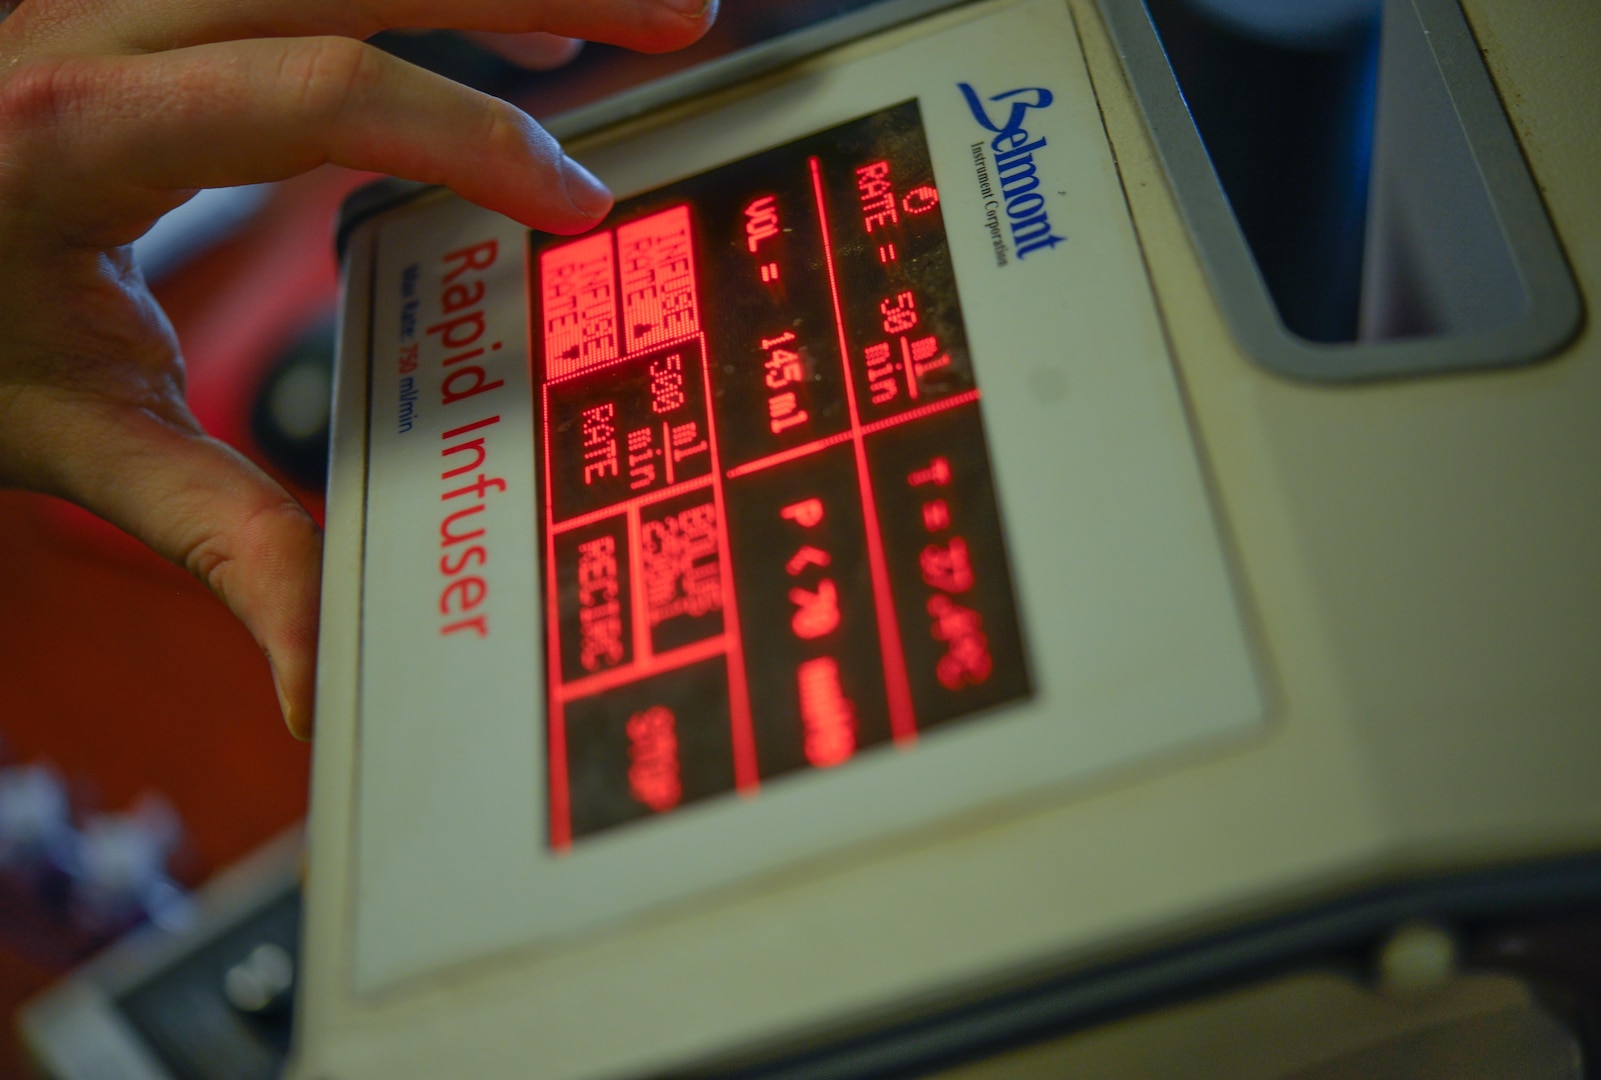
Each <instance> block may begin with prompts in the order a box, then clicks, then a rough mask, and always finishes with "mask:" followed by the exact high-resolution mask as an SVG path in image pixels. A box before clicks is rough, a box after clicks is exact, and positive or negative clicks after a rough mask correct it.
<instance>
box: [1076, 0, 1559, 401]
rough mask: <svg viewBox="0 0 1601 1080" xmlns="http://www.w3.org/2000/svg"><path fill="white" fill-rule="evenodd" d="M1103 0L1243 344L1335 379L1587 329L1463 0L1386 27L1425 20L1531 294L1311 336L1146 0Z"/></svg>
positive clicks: (1395, 7)
mask: <svg viewBox="0 0 1601 1080" xmlns="http://www.w3.org/2000/svg"><path fill="white" fill-rule="evenodd" d="M1098 2H1099V4H1100V8H1101V11H1102V13H1103V15H1104V16H1105V18H1106V21H1107V25H1108V27H1109V28H1110V30H1111V32H1112V38H1113V40H1114V42H1115V43H1116V46H1117V50H1118V53H1119V56H1120V58H1121V59H1122V61H1123V66H1124V69H1125V70H1126V71H1127V72H1128V75H1129V80H1130V82H1131V84H1132V85H1133V88H1134V93H1135V97H1136V98H1137V99H1138V101H1139V103H1140V107H1141V109H1142V110H1143V111H1144V114H1145V118H1146V121H1147V123H1148V124H1149V125H1150V128H1151V132H1152V135H1153V137H1154V141H1155V144H1156V148H1157V152H1158V154H1159V156H1160V157H1161V160H1162V163H1163V165H1164V167H1165V168H1166V170H1167V173H1168V177H1169V180H1170V182H1171V184H1172V186H1173V191H1174V195H1175V197H1176V198H1177V201H1178V203H1179V206H1180V209H1181V210H1182V212H1183V214H1184V219H1185V222H1186V224H1187V225H1188V226H1189V229H1190V232H1191V234H1192V236H1193V237H1194V239H1195V243H1196V246H1197V248H1198V250H1199V254H1200V257H1201V262H1202V264H1203V265H1204V267H1205V269H1206V271H1207V273H1208V275H1209V277H1210V280H1211V282H1212V287H1213V290H1214V292H1215V294H1216V296H1217V300H1218V303H1219V305H1220V306H1221V307H1222V308H1223V310H1224V313H1225V314H1226V315H1227V317H1228V320H1229V324H1230V326H1231V327H1232V328H1233V330H1234V333H1235V336H1236V337H1238V338H1239V340H1240V343H1241V345H1242V346H1243V347H1244V348H1245V350H1246V351H1247V352H1248V353H1250V355H1251V356H1252V357H1253V358H1254V359H1255V360H1257V362H1258V363H1260V364H1261V365H1262V366H1264V367H1266V368H1268V369H1269V370H1272V371H1275V372H1278V373H1280V374H1283V375H1289V376H1293V377H1295V378H1301V379H1309V380H1315V381H1329V382H1350V381H1358V380H1369V379H1384V378H1396V377H1402V376H1409V375H1419V374H1425V373H1431V372H1444V371H1457V370H1464V369H1474V368H1495V367H1508V366H1513V365H1517V364H1526V363H1530V362H1533V361H1535V360H1539V359H1541V358H1543V357H1546V356H1549V355H1550V354H1551V353H1553V352H1555V351H1556V350H1557V349H1559V348H1560V347H1561V346H1562V345H1563V344H1564V343H1566V342H1567V341H1568V340H1569V339H1570V338H1571V337H1572V336H1573V334H1574V333H1575V332H1576V331H1577V329H1578V326H1579V321H1580V316H1581V305H1580V301H1579V294H1578V290H1577V288H1576V287H1575V285H1574V283H1573V278H1572V275H1571V274H1570V272H1569V270H1568V267H1567V264H1566V262H1565V260H1564V258H1563V255H1562V251H1561V247H1560V245H1559V244H1558V241H1557V238H1556V235H1555V233H1554V232H1553V230H1552V228H1551V224H1550V221H1549V219H1548V218H1547V217H1546V214H1545V207H1544V205H1543V204H1542V203H1541V201H1540V196H1539V193H1538V191H1537V190H1536V188H1535V185H1534V182H1533V180H1532V179H1531V178H1530V176H1529V172H1528V168H1527V166H1526V165H1525V163H1524V161H1523V156H1522V153H1521V152H1520V150H1519V148H1518V144H1517V140H1516V138H1515V137H1514V136H1513V133H1512V130H1511V127H1510V126H1509V124H1508V123H1507V119H1506V115H1505V113H1504V112H1503V111H1502V109H1501V103H1500V100H1499V98H1498V97H1497V96H1496V91H1495V87H1494V85H1493V84H1492V83H1491V81H1490V77H1489V75H1488V73H1487V72H1486V71H1485V69H1484V65H1483V62H1482V60H1481V58H1480V56H1479V51H1478V46H1477V43H1476V42H1475V41H1474V38H1473V34H1472V32H1471V31H1470V30H1469V28H1468V26H1467V23H1466V21H1465V20H1464V19H1463V16H1462V12H1461V10H1460V8H1458V6H1457V4H1456V2H1455V0H1390V2H1389V4H1388V7H1389V8H1390V9H1391V10H1390V11H1389V12H1388V13H1387V16H1386V20H1387V21H1386V32H1387V33H1389V32H1390V31H1391V28H1392V27H1398V28H1401V29H1402V30H1406V31H1407V32H1412V28H1411V27H1410V26H1409V23H1411V22H1415V25H1416V30H1415V32H1417V33H1421V34H1422V35H1423V36H1424V39H1425V40H1426V43H1427V46H1426V47H1427V49H1428V50H1429V52H1430V54H1431V55H1432V60H1433V63H1434V67H1435V71H1434V72H1433V73H1432V74H1433V75H1434V76H1436V77H1437V78H1438V79H1439V80H1440V81H1441V84H1442V85H1443V87H1444V90H1445V93H1446V95H1447V98H1448V101H1449V104H1450V105H1451V106H1452V108H1453V109H1454V112H1455V116H1456V119H1457V120H1458V122H1459V123H1460V136H1461V139H1462V140H1463V145H1464V147H1465V149H1466V151H1467V153H1468V155H1469V156H1470V158H1471V160H1472V161H1473V162H1474V163H1476V165H1477V169H1478V172H1479V175H1480V177H1481V178H1482V181H1483V189H1484V192H1485V194H1486V195H1487V197H1488V200H1489V206H1490V207H1491V208H1492V210H1493V213H1494V216H1495V222H1494V223H1495V224H1498V225H1499V227H1500V231H1501V233H1502V236H1503V238H1504V241H1505V245H1506V251H1505V254H1506V256H1507V257H1508V258H1509V259H1510V263H1511V266H1512V267H1513V268H1515V272H1516V275H1517V277H1518V279H1519V280H1520V281H1521V284H1522V288H1523V291H1524V294H1525V295H1526V297H1527V300H1528V303H1527V305H1526V306H1522V305H1518V310H1517V312H1516V313H1515V314H1513V315H1512V316H1511V317H1510V318H1509V319H1505V320H1502V321H1500V322H1499V323H1498V324H1497V325H1494V326H1490V327H1477V328H1467V329H1465V330H1463V331H1462V332H1454V333H1453V332H1447V333H1444V334H1435V335H1431V336H1418V337H1408V338H1399V339H1394V340H1385V341H1359V342H1352V343H1342V344H1321V343H1316V342H1311V341H1307V340H1306V339H1304V338H1301V337H1298V336H1296V335H1294V334H1292V333H1291V332H1290V331H1289V330H1288V329H1287V328H1286V327H1285V325H1284V322H1283V320H1282V319H1280V318H1279V315H1278V312H1277V310H1276V309H1275V307H1274V304H1273V300H1272V298H1271V296H1270V295H1269V293H1268V289H1267V285H1266V282H1265V281H1264V280H1263V278H1262V275H1261V272H1260V271H1259V270H1258V268H1257V265H1256V261H1255V259H1254V258H1253V257H1252V255H1251V250H1250V248H1249V246H1248V245H1247V243H1246V240H1245V237H1244V235H1243V234H1242V233H1241V231H1240V228H1239V225H1238V223H1237V222H1236V220H1235V217H1234V214H1233V211H1232V210H1231V209H1230V207H1229V202H1228V198H1227V196H1226V195H1225V194H1224V192H1223V189H1222V186H1221V185H1220V184H1219V182H1218V179H1217V175H1216V173H1215V172H1214V171H1213V169H1212V163H1211V159H1210V158H1209V157H1208V156H1207V151H1206V147H1205V145H1204V144H1203V143H1202V141H1201V138H1200V135H1199V133H1198V132H1197V131H1196V128H1195V124H1194V123H1193V122H1192V121H1191V119H1190V115H1189V110H1188V108H1187V106H1186V105H1185V102H1184V97H1183V94H1182V93H1181V91H1180V89H1179V86H1178V82H1177V80H1176V79H1175V77H1174V75H1173V71H1172V69H1171V67H1170V66H1169V65H1168V62H1167V57H1166V54H1165V53H1164V52H1163V49H1162V44H1161V41H1160V40H1159V38H1158V37H1157V33H1156V30H1155V27H1154V26H1153V25H1152V22H1151V19H1150V15H1149V14H1148V12H1147V11H1146V9H1145V5H1144V3H1143V0H1098ZM1408 15H1411V16H1413V17H1414V19H1412V20H1408V19H1407V18H1406V16H1408ZM1429 74H1431V73H1428V72H1422V73H1419V76H1420V77H1423V76H1427V75H1429ZM1381 93H1382V91H1381ZM1449 134H1450V133H1442V135H1445V136H1448V135H1449Z"/></svg>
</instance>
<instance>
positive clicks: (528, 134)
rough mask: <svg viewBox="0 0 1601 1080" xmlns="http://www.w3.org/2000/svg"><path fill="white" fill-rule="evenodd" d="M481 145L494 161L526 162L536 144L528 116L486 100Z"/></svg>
mask: <svg viewBox="0 0 1601 1080" xmlns="http://www.w3.org/2000/svg"><path fill="white" fill-rule="evenodd" d="M483 104H484V109H483V114H482V116H483V121H482V123H483V130H482V131H481V132H480V133H479V137H480V140H481V143H480V145H482V146H484V147H485V148H486V149H488V151H489V152H490V154H491V155H492V156H493V157H495V158H506V159H518V158H525V157H527V155H528V151H529V149H530V147H531V146H533V145H535V144H536V142H537V140H536V139H535V138H534V137H533V131H532V127H533V125H532V124H531V123H530V122H529V120H528V117H527V115H526V114H524V113H523V111H522V110H521V109H518V108H516V107H515V106H513V105H508V104H507V103H506V102H504V101H501V100H500V99H499V98H493V97H487V96H486V97H485V98H484V102H483Z"/></svg>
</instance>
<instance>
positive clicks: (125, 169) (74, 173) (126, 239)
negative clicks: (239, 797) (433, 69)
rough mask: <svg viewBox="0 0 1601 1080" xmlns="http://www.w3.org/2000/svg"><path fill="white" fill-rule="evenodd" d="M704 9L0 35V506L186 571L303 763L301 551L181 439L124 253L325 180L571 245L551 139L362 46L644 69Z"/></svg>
mask: <svg viewBox="0 0 1601 1080" xmlns="http://www.w3.org/2000/svg"><path fill="white" fill-rule="evenodd" d="M3 6H4V0H0V7H3ZM681 8H682V9H684V10H681ZM715 9H716V0H683V3H682V4H680V3H679V2H678V0H579V2H576V3H568V2H564V0H445V2H440V0H186V2H183V3H175V2H173V0H99V2H91V0H26V2H24V3H22V4H21V5H20V6H18V7H17V9H16V11H15V12H14V13H13V14H11V15H10V16H9V17H8V18H6V19H5V21H4V22H0V326H3V327H4V329H5V336H4V338H3V339H0V485H5V486H15V487H23V488H29V489H32V490H35V491H42V492H47V493H49V494H53V495H58V496H61V497H63V498H66V499H69V500H71V501H73V502H75V503H78V504H79V505H81V506H83V507H85V508H87V509H88V510H90V511H92V512H94V513H96V514H98V515H100V516H101V517H103V518H105V519H106V520H108V521H110V522H112V523H113V524H116V525H118V526H120V527H121V528H123V529H125V530H127V531H128V532H130V533H132V534H133V535H134V536H136V537H138V538H140V539H141V540H143V541H144V542H145V543H147V544H149V545H150V546H151V547H152V548H154V549H155V550H156V551H157V552H159V553H160V554H161V555H163V556H165V557H166V558H168V559H171V560H172V561H174V562H176V563H178V564H179V565H181V566H184V567H186V568H187V569H188V570H189V571H190V572H191V573H193V574H194V575H195V576H196V577H198V578H199V579H200V580H201V581H203V582H204V583H205V584H206V585H207V586H208V587H209V588H210V589H211V590H212V592H214V593H215V594H216V595H217V596H218V597H219V598H221V599H222V601H223V602H224V603H226V604H227V605H228V607H229V608H230V609H232V611H233V612H234V614H235V615H237V616H238V617H239V618H240V619H241V620H242V621H243V622H244V624H245V626H246V627H247V628H248V629H249V630H250V632H251V634H252V635H253V636H254V637H255V640H256V642H257V644H259V645H260V646H261V648H262V650H263V651H264V652H265V653H266V654H267V659H268V662H269V663H270V665H271V667H272V672H273V682H274V685H275V686H276V687H277V690H278V698H279V702H280V704H281V705H282V707H283V711H284V718H285V721H286V722H287V723H288V725H289V727H290V730H291V731H293V732H294V733H295V734H296V735H298V736H300V737H302V738H304V737H308V736H309V735H310V731H311V720H312V702H313V697H314V678H315V663H316V635H317V601H318V593H319V577H320V559H321V546H322V540H321V536H320V534H319V533H318V530H317V528H316V526H315V524H314V523H313V522H312V520H311V518H310V517H309V516H307V514H306V512H305V511H304V510H303V509H302V508H301V507H300V506H299V504H297V503H296V502H295V501H294V499H293V498H291V497H290V495H289V494H288V493H287V492H285V491H284V490H283V489H282V488H281V487H279V486H278V484H276V483H275V482H274V481H273V480H271V479H270V478H269V477H267V476H266V475H265V474H264V473H263V472H261V470H259V469H258V468H256V467H255V466H254V465H252V464H251V463H250V462H248V461H247V460H245V458H244V457H243V456H241V455H240V454H239V453H238V452H237V451H235V450H233V449H231V448H230V447H228V446H226V445H224V444H222V443H220V442H218V441H216V440H215V439H212V438H210V437H208V436H207V435H206V434H205V432H204V431H202V430H201V428H200V426H199V424H198V423H196V421H195V419H194V417H193V416H192V415H191V414H190V412H189V409H188V407H187V405H186V404H185V400H184V368H183V360H182V358H181V356H180V354H179V350H178V344H177V341H176V339H175V338H174V336H173V332H172V328H171V326H170V325H169V323H168V322H167V319H166V317H165V316H164V315H163V314H162V311H161V309H160V307H159V305H157V303H156V302H155V300H154V298H153V297H152V296H151V295H150V293H149V291H148V290H147V289H146V287H145V283H144V280H143V278H142V277H141V276H140V273H139V270H138V268H137V267H136V266H135V264H134V262H133V259H132V256H131V254H130V252H129V249H128V245H129V244H130V243H132V241H133V240H134V239H135V238H137V237H138V236H140V235H141V234H143V233H144V232H145V230H146V229H148V228H149V227H150V225H151V224H152V223H153V222H154V221H155V219H156V218H158V217H159V216H160V215H161V214H163V213H165V212H166V211H168V210H170V209H172V208H173V207H175V206H177V205H179V204H181V203H182V202H184V201H185V200H186V199H188V198H189V197H190V196H192V195H193V194H194V192H195V191H196V190H197V189H199V188H204V187H223V186H230V185H235V184H247V183H259V182H263V181H270V180H278V179H283V178H285V177H288V176H291V175H294V174H296V173H300V172H303V171H306V170H308V169H311V168H313V167H315V166H317V165H321V164H324V163H328V162H332V163H335V164H338V165H344V166H348V167H351V168H355V169H361V170H368V171H373V172H385V173H391V174H394V175H396V176H401V177H405V178H408V179H412V180H420V181H423V182H427V183H439V184H444V185H446V186H448V187H450V188H452V189H454V190H455V191H456V192H457V193H458V194H460V195H462V196H464V197H466V198H468V199H471V200H473V201H474V202H477V203H480V204H482V205H483V206H485V207H488V208H489V209H491V210H496V211H499V212H501V213H504V214H506V215H508V216H510V217H512V218H515V219H517V220H518V221H520V222H522V223H524V224H526V225H528V226H529V227H531V228H537V229H541V230H544V231H547V232H556V233H574V232H581V231H583V230H584V229H586V228H588V227H589V226H590V225H592V224H594V223H595V222H596V221H597V220H599V219H600V218H601V217H602V216H603V215H604V214H605V213H606V211H607V210H608V209H610V206H611V196H610V194H609V193H607V192H606V191H605V189H604V188H603V187H602V186H601V185H600V184H599V183H598V182H597V181H596V180H595V179H594V178H593V177H592V176H590V175H589V174H588V173H587V172H585V171H584V170H583V168H582V167H580V166H578V165H577V164H576V163H574V162H572V161H571V160H569V159H567V158H565V156H564V155H563V154H562V152H561V149H560V147H558V146H557V145H556V142H555V141H554V140H553V139H552V138H551V137H550V136H549V135H548V134H546V133H545V132H544V131H543V130H541V129H540V128H539V127H538V126H537V125H535V124H534V123H533V122H532V121H531V120H530V119H529V118H528V117H527V116H526V115H524V114H523V113H522V112H520V111H518V110H517V109H515V108H513V107H512V106H510V105H507V104H506V103H504V102H502V101H499V100H497V99H495V98H491V97H487V96H485V95H483V94H479V93H476V92H474V91H471V90H468V89H466V88H465V87H462V86H459V85H457V84H455V83H452V82H450V81H448V80H446V79H443V78H440V77H439V76H436V75H432V74H430V73H428V72H425V71H423V70H421V69H419V68H415V67H412V66H410V65H407V64H404V63H402V62H401V61H398V60H395V59H394V58H392V57H389V56H387V55H386V54H384V53H382V52H380V51H379V50H377V49H375V48H372V47H371V46H368V45H365V44H363V43H362V41H361V39H363V38H366V37H368V36H370V35H372V34H374V33H376V32H378V31H379V30H384V29H389V28H398V27H413V28H414V27H422V28H434V27H443V26H447V25H448V26H450V27H452V28H456V29H465V30H469V31H479V32H489V33H511V34H522V33H533V32H548V33H550V34H554V35H559V36H560V37H567V38H579V39H590V40H597V41H606V42H610V43H613V44H617V45H622V46H625V47H629V48H635V49H641V50H645V51H652V52H659V51H664V50H667V49H673V48H678V47H680V46H683V45H687V44H689V43H690V42H692V41H694V40H696V39H697V38H699V37H700V35H701V34H702V33H704V32H705V30H706V28H707V27H708V26H710V24H711V21H712V19H713V17H714V16H715ZM545 47H546V48H551V45H550V44H549V43H547V44H546V46H545ZM561 48H572V46H562V45H561V44H560V43H559V42H558V43H556V45H555V47H554V49H553V52H559V51H560V49H561Z"/></svg>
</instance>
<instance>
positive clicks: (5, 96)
mask: <svg viewBox="0 0 1601 1080" xmlns="http://www.w3.org/2000/svg"><path fill="white" fill-rule="evenodd" d="M86 75H87V71H86V68H85V65H84V64H82V63H80V62H77V61H74V60H71V59H66V58H49V59H41V60H30V61H28V62H26V63H23V64H19V65H17V66H16V67H14V68H12V69H11V70H10V71H9V72H7V73H6V75H5V78H4V80H3V81H0V130H5V131H7V132H9V133H12V134H21V133H24V132H28V131H38V130H41V129H46V128H49V127H51V126H52V125H54V124H56V123H57V122H59V121H60V119H61V118H62V117H63V116H64V115H65V114H67V113H69V112H71V111H73V110H74V109H75V108H77V107H79V106H80V105H81V104H82V102H83V100H84V98H85V96H86V91H87V85H88V81H87V79H86Z"/></svg>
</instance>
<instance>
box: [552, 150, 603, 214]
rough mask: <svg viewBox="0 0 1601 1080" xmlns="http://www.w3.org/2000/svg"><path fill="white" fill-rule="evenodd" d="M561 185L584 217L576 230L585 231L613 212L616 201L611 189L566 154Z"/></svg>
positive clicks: (563, 159) (562, 161)
mask: <svg viewBox="0 0 1601 1080" xmlns="http://www.w3.org/2000/svg"><path fill="white" fill-rule="evenodd" d="M561 185H562V192H563V194H565V195H566V196H567V202H568V204H569V205H571V206H572V208H573V209H574V210H576V211H577V212H578V215H579V217H580V219H582V220H581V221H580V222H579V223H577V224H578V227H577V228H575V229H574V230H573V231H574V232H583V231H584V230H585V229H588V228H590V227H591V226H593V225H596V224H598V223H599V222H600V220H601V219H602V218H604V217H605V216H606V215H607V214H609V213H610V212H611V208H612V203H613V201H614V200H613V198H612V193H611V189H610V188H608V187H607V186H606V185H605V184H603V183H601V181H600V180H599V179H598V178H597V177H596V176H595V174H594V173H592V172H590V171H589V170H588V169H586V168H584V167H583V166H582V165H580V164H579V163H578V162H576V161H574V160H573V159H572V158H570V157H567V156H566V155H565V154H563V155H562V160H561Z"/></svg>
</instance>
